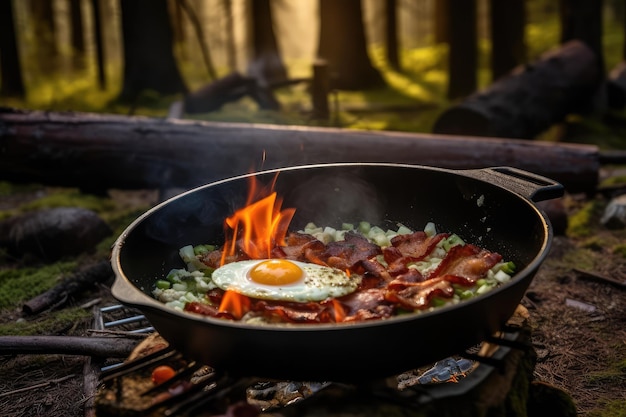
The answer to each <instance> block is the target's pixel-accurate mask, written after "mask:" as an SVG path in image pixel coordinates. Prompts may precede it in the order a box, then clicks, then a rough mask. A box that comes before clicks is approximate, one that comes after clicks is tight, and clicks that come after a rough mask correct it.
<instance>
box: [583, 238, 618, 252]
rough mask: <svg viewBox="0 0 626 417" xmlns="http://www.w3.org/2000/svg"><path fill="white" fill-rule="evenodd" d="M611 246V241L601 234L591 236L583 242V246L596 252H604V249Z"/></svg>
mask: <svg viewBox="0 0 626 417" xmlns="http://www.w3.org/2000/svg"><path fill="white" fill-rule="evenodd" d="M610 246H611V243H610V242H609V241H608V239H606V238H602V237H600V236H591V237H589V238H587V239H585V240H584V241H583V242H582V243H581V247H582V248H585V249H589V250H592V251H595V252H602V251H603V250H604V249H606V248H608V247H610Z"/></svg>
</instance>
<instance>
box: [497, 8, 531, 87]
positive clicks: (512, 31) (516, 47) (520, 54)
mask: <svg viewBox="0 0 626 417" xmlns="http://www.w3.org/2000/svg"><path fill="white" fill-rule="evenodd" d="M524 4H525V1H524V0H507V1H502V0H490V2H489V6H490V14H489V17H490V21H491V76H492V80H497V79H498V78H500V77H501V76H503V75H505V74H508V73H509V72H510V71H511V70H512V69H513V68H515V67H517V66H518V65H522V64H523V63H524V62H525V61H526V46H525V43H524V28H525V26H526V17H525V13H526V12H525V8H524Z"/></svg>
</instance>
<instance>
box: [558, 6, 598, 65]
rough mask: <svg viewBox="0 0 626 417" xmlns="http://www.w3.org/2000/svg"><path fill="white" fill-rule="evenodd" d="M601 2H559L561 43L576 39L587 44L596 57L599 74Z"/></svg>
mask: <svg viewBox="0 0 626 417" xmlns="http://www.w3.org/2000/svg"><path fill="white" fill-rule="evenodd" d="M603 3H604V2H603V0H560V1H559V11H560V16H561V43H565V42H567V41H570V40H572V39H578V40H581V41H583V42H585V43H586V44H587V46H589V48H591V50H592V51H593V52H594V53H595V54H596V56H597V57H598V62H599V65H600V73H601V74H604V71H605V64H604V52H603V48H602V9H603V8H602V6H603Z"/></svg>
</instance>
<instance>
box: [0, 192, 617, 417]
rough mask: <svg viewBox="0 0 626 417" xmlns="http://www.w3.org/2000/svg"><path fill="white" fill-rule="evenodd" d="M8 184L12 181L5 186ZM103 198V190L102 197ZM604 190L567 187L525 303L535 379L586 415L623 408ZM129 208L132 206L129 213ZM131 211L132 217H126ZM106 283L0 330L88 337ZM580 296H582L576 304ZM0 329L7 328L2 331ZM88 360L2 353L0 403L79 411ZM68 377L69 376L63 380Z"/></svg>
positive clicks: (5, 200) (32, 195) (8, 200)
mask: <svg viewBox="0 0 626 417" xmlns="http://www.w3.org/2000/svg"><path fill="white" fill-rule="evenodd" d="M9 188H10V187H9ZM10 190H13V191H15V192H7V193H4V195H3V197H2V200H1V201H0V204H1V207H0V209H1V210H3V211H4V212H5V213H6V212H7V211H8V210H11V209H14V208H16V207H19V206H22V205H23V204H25V203H28V202H31V201H37V200H40V199H42V198H44V197H45V196H46V195H49V194H50V193H54V192H58V190H57V189H49V188H46V187H34V188H30V189H28V190H27V191H24V189H22V188H15V189H13V188H10ZM112 196H113V197H114V198H111V200H113V201H114V204H113V205H110V204H109V205H107V207H117V208H118V209H119V208H120V207H123V208H124V209H125V210H128V209H132V208H133V207H137V208H138V209H139V211H141V210H142V209H145V208H147V207H148V206H149V205H150V204H153V203H154V199H155V195H154V194H153V193H151V192H149V191H148V192H146V191H143V192H139V193H115V194H113V195H112ZM105 199H109V197H107V198H105ZM607 201H608V200H607V198H606V196H604V195H601V194H598V195H591V196H590V195H584V196H580V195H574V196H571V195H566V197H565V198H564V199H563V206H564V209H565V211H566V213H567V215H568V220H569V229H568V231H567V233H565V234H559V235H558V236H555V238H554V241H553V245H552V248H551V251H550V254H549V256H548V258H547V259H546V261H545V262H544V264H543V265H542V267H541V268H540V270H539V272H538V273H537V275H536V276H535V278H534V281H533V282H532V284H531V286H530V288H529V290H528V292H527V296H526V297H525V298H524V299H523V301H522V303H523V305H524V306H525V307H527V308H528V310H529V312H530V316H531V323H532V326H533V335H532V337H533V345H534V348H535V350H536V352H537V357H538V361H537V365H536V369H535V378H536V379H537V380H538V381H543V382H546V383H548V384H551V385H553V386H556V387H558V388H561V389H562V390H564V391H565V392H567V393H568V394H570V395H571V397H572V398H573V399H574V401H575V402H576V405H577V409H578V414H579V415H580V416H585V417H596V416H611V417H612V416H624V415H626V303H624V301H623V300H624V288H623V287H619V286H616V285H613V284H610V283H607V282H602V281H597V280H592V279H589V278H587V277H585V276H583V275H581V274H580V273H578V272H576V271H577V270H578V269H581V270H592V271H594V272H596V273H600V274H605V275H607V276H611V277H614V278H619V279H621V280H622V281H626V250H625V246H624V244H623V242H626V230H625V229H617V230H610V229H607V228H605V227H603V226H602V225H601V224H600V222H599V217H600V216H601V214H602V209H603V207H604V206H606V203H607ZM131 213H132V212H131ZM131 217H132V215H131ZM101 256H103V255H102V251H96V252H95V253H93V254H90V255H87V256H84V257H80V258H79V259H78V262H79V263H83V262H87V261H88V260H90V259H92V258H93V257H101ZM23 263H24V261H20V260H16V259H13V258H9V257H6V256H4V257H3V258H2V263H1V264H0V271H3V270H4V271H6V270H10V269H12V268H17V267H19V266H23ZM107 284H108V283H102V285H99V286H97V287H95V288H93V289H91V290H89V291H85V292H82V293H80V294H78V295H77V296H76V297H74V298H72V299H70V300H68V302H67V303H65V304H63V305H62V306H60V307H59V308H58V309H57V310H55V311H49V312H45V313H42V314H39V315H37V316H35V317H29V316H24V315H23V313H22V311H21V304H20V303H17V305H15V306H13V307H11V308H4V309H3V311H2V316H1V317H0V331H3V332H5V331H6V330H7V329H8V328H10V326H13V325H14V324H15V323H16V322H21V323H20V324H24V326H26V325H29V324H33V323H42V324H43V326H47V327H44V329H45V330H34V331H36V332H40V333H45V334H50V332H52V333H53V334H61V335H81V334H82V335H86V334H89V332H88V330H89V329H90V327H91V313H90V312H91V307H90V304H92V302H96V303H98V304H99V305H107V304H110V303H113V302H114V300H113V299H112V298H111V297H110V294H109V293H108V286H107ZM577 303H584V304H577ZM62 311H70V312H72V314H69V315H68V317H67V318H65V319H63V320H57V321H55V322H54V324H53V325H47V324H46V323H48V322H47V321H46V320H47V319H49V318H50V317H53V316H58V315H59V314H60V312H62ZM3 334H5V333H3ZM84 363H85V359H84V358H82V357H77V356H68V355H36V356H35V355H4V356H0V370H1V371H0V375H2V376H1V377H0V409H2V410H3V415H4V416H7V417H17V416H39V415H47V416H66V417H72V416H83V415H84V411H83V407H84V405H85V404H86V403H88V401H89V400H90V399H89V398H88V397H87V396H86V395H85V394H84V393H83V367H84ZM68 376H70V377H69V378H68Z"/></svg>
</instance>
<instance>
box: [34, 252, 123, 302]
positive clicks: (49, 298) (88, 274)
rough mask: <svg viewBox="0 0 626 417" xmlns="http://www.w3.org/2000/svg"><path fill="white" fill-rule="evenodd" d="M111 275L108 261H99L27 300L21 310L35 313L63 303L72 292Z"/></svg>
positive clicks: (76, 291) (111, 271)
mask: <svg viewBox="0 0 626 417" xmlns="http://www.w3.org/2000/svg"><path fill="white" fill-rule="evenodd" d="M112 275H113V270H112V269H111V264H110V263H109V261H101V262H99V263H97V264H95V265H91V266H88V267H86V268H84V269H82V270H80V271H78V272H76V273H75V274H74V275H72V276H71V277H69V278H68V279H66V280H64V281H63V282H61V283H60V284H58V285H56V286H55V287H53V288H51V289H50V290H48V291H46V292H44V293H42V294H39V295H38V296H36V297H35V298H32V299H31V300H29V301H27V302H26V303H24V306H23V307H22V310H23V311H24V312H25V313H27V314H37V313H40V312H42V311H44V310H46V309H48V308H53V307H58V306H60V305H62V304H64V303H65V302H66V301H67V299H68V298H69V297H70V296H71V295H72V294H75V293H78V292H79V291H82V290H84V289H86V288H88V287H90V286H92V285H94V284H96V283H97V282H102V281H105V280H107V279H108V278H110V277H111V276H112Z"/></svg>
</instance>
